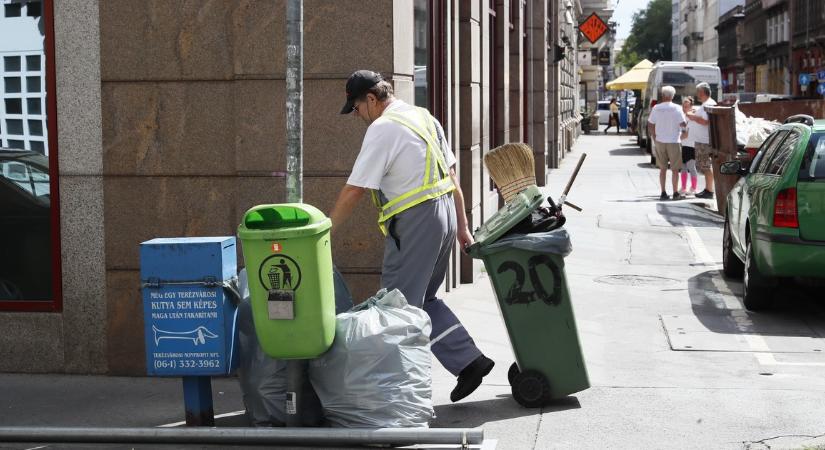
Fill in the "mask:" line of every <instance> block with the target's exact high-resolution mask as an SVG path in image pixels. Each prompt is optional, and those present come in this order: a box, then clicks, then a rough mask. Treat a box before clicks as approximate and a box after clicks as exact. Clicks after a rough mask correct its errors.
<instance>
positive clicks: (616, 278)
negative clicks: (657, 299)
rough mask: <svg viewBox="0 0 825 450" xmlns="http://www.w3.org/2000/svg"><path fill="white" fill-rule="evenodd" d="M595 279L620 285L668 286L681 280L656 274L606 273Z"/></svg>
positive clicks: (597, 281) (599, 281)
mask: <svg viewBox="0 0 825 450" xmlns="http://www.w3.org/2000/svg"><path fill="white" fill-rule="evenodd" d="M593 281H595V282H596V283H604V284H614V285H618V286H666V285H668V284H673V283H678V282H679V280H676V279H673V278H666V277H657V276H655V275H605V276H603V277H598V278H596V279H595V280H593Z"/></svg>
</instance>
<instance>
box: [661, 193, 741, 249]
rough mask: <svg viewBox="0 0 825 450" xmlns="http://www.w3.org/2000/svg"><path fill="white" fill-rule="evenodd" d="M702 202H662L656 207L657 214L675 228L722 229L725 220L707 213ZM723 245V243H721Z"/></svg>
mask: <svg viewBox="0 0 825 450" xmlns="http://www.w3.org/2000/svg"><path fill="white" fill-rule="evenodd" d="M703 205H704V201H702V200H690V199H688V200H681V201H676V202H671V203H667V202H661V203H659V204H658V205H656V212H658V213H659V215H661V216H662V217H664V218H665V220H666V221H667V222H668V223H670V224H671V225H673V226H690V227H711V228H722V226H723V225H724V223H725V220H724V219H722V217H721V216H719V215H717V214H714V213H712V212H710V211H707V210H706V209H705V208H704V207H703ZM719 244H720V245H721V242H720V243H719Z"/></svg>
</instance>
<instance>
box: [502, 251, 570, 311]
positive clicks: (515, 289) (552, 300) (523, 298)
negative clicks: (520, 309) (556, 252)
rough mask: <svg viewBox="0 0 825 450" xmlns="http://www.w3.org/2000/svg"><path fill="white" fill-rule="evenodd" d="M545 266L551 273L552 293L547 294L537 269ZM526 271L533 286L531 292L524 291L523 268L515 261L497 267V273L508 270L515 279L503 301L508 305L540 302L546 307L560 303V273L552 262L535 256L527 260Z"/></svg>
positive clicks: (543, 256)
mask: <svg viewBox="0 0 825 450" xmlns="http://www.w3.org/2000/svg"><path fill="white" fill-rule="evenodd" d="M542 264H543V265H545V266H547V268H548V269H550V271H551V272H552V273H553V293H552V294H548V293H547V290H546V289H545V288H544V284H543V283H542V282H541V278H539V274H538V270H537V267H538V266H540V265H542ZM527 266H528V271H529V273H530V283H532V284H533V292H525V291H524V280H525V274H524V267H522V265H521V264H519V263H517V262H515V261H505V262H503V263H502V264H501V265H500V266H499V267H498V270H497V272H498V273H499V274H502V273H504V272H507V271H508V270H512V271H513V272H515V275H516V279H515V281H514V282H513V284H512V285H511V286H510V289H509V290H508V291H507V297H506V298H505V299H504V301H505V302H506V303H507V304H508V305H513V304H529V303H533V302H535V301H538V300H541V301H543V302H544V303H546V304H547V305H550V306H558V305H559V304H560V303H561V298H562V297H561V281H562V277H561V271H560V270H559V268H558V267H557V266H556V265H555V264H553V261H552V260H551V259H550V257H549V256H547V255H535V256H533V257H531V258H530V259H529V260H527Z"/></svg>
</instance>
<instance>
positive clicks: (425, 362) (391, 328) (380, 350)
mask: <svg viewBox="0 0 825 450" xmlns="http://www.w3.org/2000/svg"><path fill="white" fill-rule="evenodd" d="M431 329H432V325H431V324H430V318H429V316H428V315H427V313H425V312H424V310H422V309H420V308H416V307H414V306H411V305H409V304H408V303H407V300H406V299H405V298H404V295H403V294H401V292H400V291H399V290H397V289H395V290H393V291H391V292H387V291H386V289H382V290H381V291H379V292H378V293H377V294H376V295H375V296H374V297H371V298H370V299H368V300H366V301H365V302H364V303H361V304H360V305H358V306H355V307H354V308H352V309H351V310H350V311H347V312H345V313H343V314H339V315H338V319H337V321H336V327H335V341H334V342H333V344H332V347H331V348H330V349H329V350H328V351H327V352H326V353H325V354H323V355H322V356H321V357H319V358H317V359H314V360H312V361H311V362H310V363H309V375H310V380H311V381H312V385H313V387H314V388H315V392H316V393H317V394H318V398H320V400H321V405H322V406H323V408H324V416H325V417H326V419H327V421H328V422H329V423H330V424H331V425H332V426H334V427H345V428H364V427H427V426H428V425H429V421H430V419H431V418H432V416H433V405H432V387H431V382H432V373H431V364H432V357H431V354H430V345H429V344H430V337H429V336H430V331H431Z"/></svg>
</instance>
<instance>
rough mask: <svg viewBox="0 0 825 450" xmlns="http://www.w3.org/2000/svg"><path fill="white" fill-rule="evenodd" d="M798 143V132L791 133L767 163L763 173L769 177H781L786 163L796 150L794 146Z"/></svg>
mask: <svg viewBox="0 0 825 450" xmlns="http://www.w3.org/2000/svg"><path fill="white" fill-rule="evenodd" d="M798 143H799V132H797V131H794V132H791V133H790V135H789V136H788V137H787V138H785V140H784V141H783V142H782V144H781V145H780V146H779V148H778V149H777V150H776V151H775V152H774V154H773V156H772V157H771V159H770V160H769V162H768V165H767V169H766V170H765V173H766V174H770V175H782V174H783V173H784V172H785V168H786V167H787V166H788V161H789V160H790V158H791V156H792V155H793V152H794V150H795V149H796V144H798Z"/></svg>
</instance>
